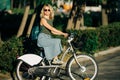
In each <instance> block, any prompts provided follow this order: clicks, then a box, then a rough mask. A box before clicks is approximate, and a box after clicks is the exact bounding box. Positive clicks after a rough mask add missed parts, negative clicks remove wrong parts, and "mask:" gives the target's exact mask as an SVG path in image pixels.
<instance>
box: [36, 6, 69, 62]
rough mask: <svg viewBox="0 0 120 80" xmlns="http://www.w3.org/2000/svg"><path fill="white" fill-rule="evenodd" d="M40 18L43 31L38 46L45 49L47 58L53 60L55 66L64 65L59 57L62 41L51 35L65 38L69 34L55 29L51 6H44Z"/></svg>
mask: <svg viewBox="0 0 120 80" xmlns="http://www.w3.org/2000/svg"><path fill="white" fill-rule="evenodd" d="M40 17H41V20H40V27H41V29H42V30H41V32H40V34H39V36H38V40H37V45H38V46H39V47H43V48H44V50H45V56H46V58H47V59H48V60H52V59H53V61H52V63H53V64H62V63H63V62H62V61H60V60H59V59H58V57H57V56H58V54H60V53H61V51H62V46H61V40H60V39H56V38H52V36H51V34H55V35H63V36H64V37H67V36H68V34H67V33H64V32H62V31H60V30H57V29H56V28H54V27H53V18H54V11H53V8H52V7H51V5H49V4H46V5H44V6H43V8H42V10H41V13H40Z"/></svg>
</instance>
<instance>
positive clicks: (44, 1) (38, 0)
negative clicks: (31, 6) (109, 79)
mask: <svg viewBox="0 0 120 80" xmlns="http://www.w3.org/2000/svg"><path fill="white" fill-rule="evenodd" d="M36 4H37V6H39V5H44V4H52V2H51V0H36Z"/></svg>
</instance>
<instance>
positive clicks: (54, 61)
mask: <svg viewBox="0 0 120 80" xmlns="http://www.w3.org/2000/svg"><path fill="white" fill-rule="evenodd" d="M52 64H59V65H61V64H63V61H61V60H59V59H57V58H54V59H53V61H52Z"/></svg>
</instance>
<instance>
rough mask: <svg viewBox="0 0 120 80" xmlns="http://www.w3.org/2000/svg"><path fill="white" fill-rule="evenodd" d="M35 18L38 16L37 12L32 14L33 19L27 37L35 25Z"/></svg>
mask: <svg viewBox="0 0 120 80" xmlns="http://www.w3.org/2000/svg"><path fill="white" fill-rule="evenodd" d="M35 18H36V13H34V14H33V15H32V19H31V21H30V25H29V27H28V31H27V37H29V36H30V33H31V30H32V27H33V24H34V21H35Z"/></svg>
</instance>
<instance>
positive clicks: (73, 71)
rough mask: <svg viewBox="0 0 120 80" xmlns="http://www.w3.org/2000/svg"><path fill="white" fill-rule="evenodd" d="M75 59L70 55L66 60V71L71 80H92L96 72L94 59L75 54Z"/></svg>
mask: <svg viewBox="0 0 120 80" xmlns="http://www.w3.org/2000/svg"><path fill="white" fill-rule="evenodd" d="M76 60H77V61H76ZM76 60H75V58H74V57H71V59H70V60H69V61H68V65H67V71H68V74H69V76H70V78H71V79H72V80H94V79H95V77H96V75H97V73H98V66H97V63H96V61H95V60H94V59H93V58H92V57H91V56H88V55H77V56H76ZM77 62H78V63H77ZM79 64H80V65H81V67H80V65H79Z"/></svg>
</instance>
